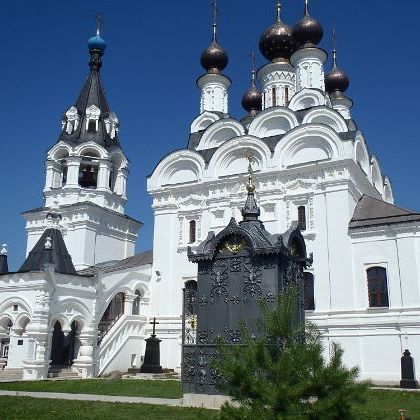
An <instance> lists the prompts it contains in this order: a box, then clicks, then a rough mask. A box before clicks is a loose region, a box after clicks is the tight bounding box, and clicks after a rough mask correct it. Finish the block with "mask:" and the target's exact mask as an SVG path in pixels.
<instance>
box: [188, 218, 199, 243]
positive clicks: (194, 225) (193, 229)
mask: <svg viewBox="0 0 420 420" xmlns="http://www.w3.org/2000/svg"><path fill="white" fill-rule="evenodd" d="M196 231H197V222H196V221H195V220H191V221H190V240H189V243H190V244H193V243H194V242H195V241H196Z"/></svg>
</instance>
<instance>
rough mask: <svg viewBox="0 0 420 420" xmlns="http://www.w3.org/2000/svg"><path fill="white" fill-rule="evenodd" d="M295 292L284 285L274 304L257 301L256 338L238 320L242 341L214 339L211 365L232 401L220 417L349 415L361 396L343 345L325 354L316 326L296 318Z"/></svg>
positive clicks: (362, 388) (363, 385)
mask: <svg viewBox="0 0 420 420" xmlns="http://www.w3.org/2000/svg"><path fill="white" fill-rule="evenodd" d="M298 296H299V295H298V291H297V290H296V288H294V287H292V286H289V287H288V289H287V290H286V291H285V292H284V293H282V294H281V295H279V296H278V299H277V304H276V305H275V307H274V308H270V307H269V306H268V305H267V304H266V303H263V302H262V303H261V310H262V318H261V319H260V320H258V321H257V328H258V331H259V334H258V338H256V337H255V336H253V335H252V334H250V332H249V329H248V328H247V326H246V325H242V342H243V345H237V346H232V345H226V344H223V343H222V342H220V343H219V345H218V350H219V353H220V358H218V359H217V363H216V362H215V364H214V367H215V368H217V369H218V371H219V373H220V374H221V376H222V377H223V378H224V381H223V383H222V384H221V385H220V388H221V390H223V391H224V392H225V393H226V394H227V395H230V396H231V397H232V399H233V401H234V403H233V404H225V405H224V406H223V407H222V410H221V418H222V419H241V420H242V419H251V418H252V419H254V420H271V419H293V418H295V419H311V420H315V419H322V420H328V419H340V420H343V419H351V418H353V414H352V411H353V405H354V404H357V403H363V402H364V401H365V400H366V394H367V388H368V383H367V382H357V375H358V369H357V368H353V369H347V368H346V367H345V366H344V365H343V361H342V356H343V350H342V349H341V348H340V347H339V346H338V345H337V344H333V345H332V348H331V355H330V357H329V359H328V360H325V358H324V356H323V345H322V342H321V337H320V333H319V331H318V330H317V329H316V327H315V326H313V325H311V324H309V323H306V325H297V324H296V321H295V319H296V317H295V314H296V308H297V305H298Z"/></svg>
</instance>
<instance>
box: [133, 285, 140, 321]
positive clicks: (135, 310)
mask: <svg viewBox="0 0 420 420" xmlns="http://www.w3.org/2000/svg"><path fill="white" fill-rule="evenodd" d="M135 295H136V297H135V299H134V301H133V310H132V314H133V315H140V299H141V293H140V292H139V291H138V290H136V292H135Z"/></svg>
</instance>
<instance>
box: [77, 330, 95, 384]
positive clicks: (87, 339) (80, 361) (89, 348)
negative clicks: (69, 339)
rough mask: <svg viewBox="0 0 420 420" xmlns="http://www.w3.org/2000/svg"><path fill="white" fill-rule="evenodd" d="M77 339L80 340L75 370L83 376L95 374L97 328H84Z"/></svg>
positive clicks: (90, 376) (88, 376)
mask: <svg viewBox="0 0 420 420" xmlns="http://www.w3.org/2000/svg"><path fill="white" fill-rule="evenodd" d="M76 339H77V340H79V342H80V347H79V354H78V355H77V358H76V359H75V360H74V363H73V367H72V369H73V371H75V372H77V373H79V375H81V377H82V378H84V379H85V378H92V377H93V376H95V360H94V352H95V347H96V340H97V332H96V330H95V329H93V328H92V329H86V330H83V331H82V332H81V333H80V334H79V335H78V336H76Z"/></svg>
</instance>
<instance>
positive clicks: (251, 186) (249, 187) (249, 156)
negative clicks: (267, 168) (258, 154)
mask: <svg viewBox="0 0 420 420" xmlns="http://www.w3.org/2000/svg"><path fill="white" fill-rule="evenodd" d="M245 159H246V160H247V161H248V181H247V183H246V189H247V191H248V192H249V193H253V192H254V191H255V185H254V184H253V182H252V181H253V179H254V171H253V170H252V164H253V163H254V162H255V157H254V154H253V153H252V151H251V150H249V149H248V150H247V151H246V152H245Z"/></svg>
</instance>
